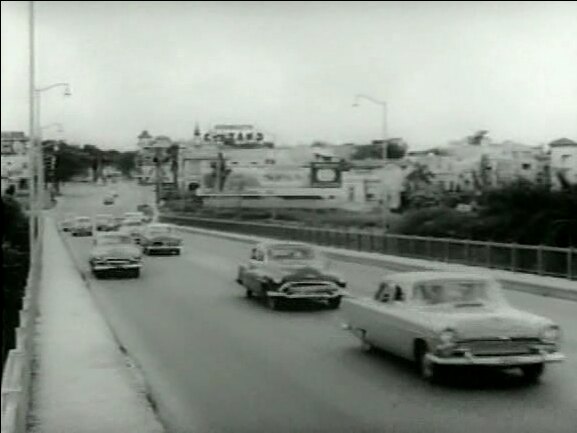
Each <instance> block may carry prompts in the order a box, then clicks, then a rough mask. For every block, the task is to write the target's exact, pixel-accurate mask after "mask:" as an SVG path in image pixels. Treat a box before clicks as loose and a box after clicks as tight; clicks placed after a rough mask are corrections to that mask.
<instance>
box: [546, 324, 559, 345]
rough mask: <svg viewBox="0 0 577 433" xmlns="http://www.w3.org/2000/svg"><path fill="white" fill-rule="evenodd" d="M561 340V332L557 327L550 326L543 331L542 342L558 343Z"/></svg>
mask: <svg viewBox="0 0 577 433" xmlns="http://www.w3.org/2000/svg"><path fill="white" fill-rule="evenodd" d="M560 338H561V330H560V329H559V327H558V326H557V325H549V326H547V327H546V328H544V329H543V330H542V331H541V340H543V341H545V342H547V343H557V342H558V341H559V339H560Z"/></svg>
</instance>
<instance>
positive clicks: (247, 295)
mask: <svg viewBox="0 0 577 433" xmlns="http://www.w3.org/2000/svg"><path fill="white" fill-rule="evenodd" d="M244 294H245V296H246V297H247V298H248V299H252V298H254V295H253V293H252V290H250V289H249V288H247V289H246V290H245V292H244Z"/></svg>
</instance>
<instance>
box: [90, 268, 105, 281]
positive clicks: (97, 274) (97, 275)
mask: <svg viewBox="0 0 577 433" xmlns="http://www.w3.org/2000/svg"><path fill="white" fill-rule="evenodd" d="M92 275H94V278H96V279H97V280H101V279H102V278H104V272H102V271H94V270H93V271H92Z"/></svg>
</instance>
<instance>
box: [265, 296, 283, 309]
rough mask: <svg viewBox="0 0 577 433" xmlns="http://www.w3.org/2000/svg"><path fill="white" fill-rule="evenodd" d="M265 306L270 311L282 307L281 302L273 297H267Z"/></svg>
mask: <svg viewBox="0 0 577 433" xmlns="http://www.w3.org/2000/svg"><path fill="white" fill-rule="evenodd" d="M266 304H267V306H268V308H270V309H271V310H274V311H278V310H280V309H281V307H282V300H281V299H279V298H277V297H275V296H267V297H266Z"/></svg>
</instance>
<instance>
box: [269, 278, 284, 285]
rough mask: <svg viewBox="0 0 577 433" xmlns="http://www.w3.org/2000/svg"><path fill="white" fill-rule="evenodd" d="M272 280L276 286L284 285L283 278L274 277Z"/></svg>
mask: <svg viewBox="0 0 577 433" xmlns="http://www.w3.org/2000/svg"><path fill="white" fill-rule="evenodd" d="M271 279H272V282H273V283H275V284H280V283H282V277H278V276H275V277H272V278H271Z"/></svg>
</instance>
